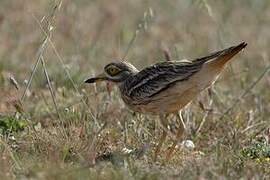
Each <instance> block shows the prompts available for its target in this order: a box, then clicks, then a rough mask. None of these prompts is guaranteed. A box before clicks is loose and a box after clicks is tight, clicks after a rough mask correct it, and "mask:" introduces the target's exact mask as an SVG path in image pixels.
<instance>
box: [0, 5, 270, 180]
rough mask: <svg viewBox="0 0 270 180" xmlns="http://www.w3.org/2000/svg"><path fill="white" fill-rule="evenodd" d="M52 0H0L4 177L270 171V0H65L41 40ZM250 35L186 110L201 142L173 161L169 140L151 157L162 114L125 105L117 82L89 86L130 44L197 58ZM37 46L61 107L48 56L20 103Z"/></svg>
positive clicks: (234, 175) (0, 173)
mask: <svg viewBox="0 0 270 180" xmlns="http://www.w3.org/2000/svg"><path fill="white" fill-rule="evenodd" d="M54 4H55V3H54V2H53V1H48V0H38V1H37V0H27V1H23V0H16V1H15V0H1V1H0V96H1V98H0V134H1V138H0V158H1V160H0V177H1V178H5V179H17V178H18V179H30V178H32V179H163V178H166V179H239V178H243V179H268V178H270V177H269V176H270V175H269V174H270V146H269V143H270V142H269V139H270V130H269V124H270V118H269V116H270V103H269V102H270V91H269V88H270V76H269V73H267V72H266V68H267V67H268V66H269V65H270V60H269V53H270V1H269V0H256V1H254V0H238V1H216V0H190V1H189V0H177V1H162V0H148V1H143V0H136V1H134V0H114V1H110V0H101V1H97V0H77V1H72V0H63V1H62V5H61V8H60V9H57V10H56V13H55V15H54V18H53V19H52V20H50V21H49V22H50V23H51V25H52V26H53V30H52V31H51V32H52V33H51V38H50V41H47V43H46V42H45V43H44V41H43V40H44V38H45V37H46V36H45V34H44V32H43V31H42V28H41V27H40V25H41V26H42V27H43V28H46V27H48V26H47V25H48V20H49V19H50V18H43V17H44V16H46V17H48V16H49V14H50V13H51V12H52V9H53V6H54ZM56 4H57V3H56ZM42 19H43V20H42ZM39 22H40V24H39ZM45 30H46V29H45ZM135 32H137V34H136V36H134V33H135ZM133 38H134V41H132V39H133ZM241 41H246V42H248V47H247V48H246V49H245V51H244V52H242V53H240V55H238V56H237V57H236V58H234V61H232V63H231V64H230V65H229V66H228V67H227V68H226V70H225V71H224V72H223V74H222V76H221V77H220V78H219V80H218V82H217V83H216V84H215V86H214V87H213V88H212V89H211V91H209V92H210V93H207V92H204V93H203V94H202V95H201V96H200V97H198V99H196V100H194V101H193V103H191V104H190V105H189V106H188V107H186V108H185V109H184V110H183V114H184V118H185V121H186V123H187V127H188V132H187V134H186V136H185V139H190V140H192V141H193V142H194V143H195V149H193V150H187V149H184V148H181V146H180V145H179V146H178V148H177V151H176V152H175V154H174V156H173V158H172V160H171V161H169V162H164V155H163V154H164V153H165V152H166V150H167V149H168V147H169V146H170V144H171V140H168V141H166V143H165V146H164V148H163V151H162V154H161V156H160V157H159V159H158V161H157V162H153V160H152V155H153V152H152V151H153V146H154V145H155V144H156V143H157V142H158V140H159V136H160V133H161V129H160V128H159V126H158V123H157V122H158V121H157V117H153V116H145V115H141V114H135V113H133V112H131V111H130V110H128V109H127V108H126V107H125V106H124V104H123V102H122V101H121V100H120V99H119V93H118V91H117V89H116V87H113V86H109V85H106V84H105V83H104V84H99V85H97V86H86V85H84V84H83V80H84V79H85V78H87V77H89V76H90V75H92V74H95V73H97V72H99V71H101V69H102V67H103V66H104V65H105V64H106V63H108V62H110V61H111V60H112V59H121V58H123V57H125V56H126V55H125V54H126V53H127V52H128V53H127V56H126V60H128V61H130V62H132V63H133V64H134V65H135V66H136V67H138V68H143V67H145V66H147V65H150V64H152V63H155V62H158V61H164V59H165V58H164V54H163V51H164V49H166V51H168V52H170V54H171V58H172V59H184V58H187V59H190V58H196V57H199V56H203V55H206V54H207V53H209V52H211V51H214V50H218V49H222V48H225V47H228V46H231V45H234V44H237V43H239V42H241ZM42 44H43V45H45V46H46V47H47V48H46V49H43V50H42V48H40V47H41V46H42ZM129 47H130V48H129ZM40 52H41V53H42V54H43V58H44V61H45V62H46V70H47V72H48V74H49V77H50V79H51V82H52V89H53V91H54V95H55V96H54V97H55V100H56V106H57V111H56V108H55V106H54V103H53V100H52V96H51V94H50V90H49V84H48V82H47V81H46V78H45V75H44V72H43V69H42V65H41V64H39V66H38V68H37V71H36V73H35V75H34V77H33V81H32V83H31V87H30V90H29V91H27V92H26V96H25V98H24V99H23V101H20V98H21V97H22V95H23V92H24V89H25V88H26V84H27V82H29V77H30V73H31V71H32V70H33V68H34V64H35V63H36V61H37V59H38V58H37V56H39V55H40ZM264 72H266V73H264ZM11 76H12V77H14V78H15V79H16V80H17V82H18V89H16V87H15V85H14V81H12V80H10V77H11ZM12 82H13V83H12ZM235 102H236V103H235ZM228 110H229V111H228ZM171 129H172V133H173V132H174V129H175V119H174V117H171ZM125 149H126V151H125V152H124V150H125ZM129 150H130V151H131V152H130V153H127V151H129Z"/></svg>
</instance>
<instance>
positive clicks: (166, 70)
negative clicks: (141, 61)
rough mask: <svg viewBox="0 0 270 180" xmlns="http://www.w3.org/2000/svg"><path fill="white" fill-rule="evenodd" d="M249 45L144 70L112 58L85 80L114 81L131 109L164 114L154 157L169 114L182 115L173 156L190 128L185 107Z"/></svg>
mask: <svg viewBox="0 0 270 180" xmlns="http://www.w3.org/2000/svg"><path fill="white" fill-rule="evenodd" d="M246 46H247V43H246V42H242V43H240V44H238V45H235V46H231V47H229V48H226V49H223V50H220V51H216V52H213V53H211V54H209V55H207V56H204V57H200V58H196V59H192V60H176V61H163V62H158V63H155V64H153V65H150V66H148V67H145V68H144V69H142V70H138V69H137V68H136V67H135V66H133V65H132V64H131V63H129V62H127V61H121V60H118V61H112V62H111V63H109V64H107V65H106V66H105V67H104V70H103V72H102V73H101V74H99V75H97V76H95V77H91V78H89V79H87V80H85V83H96V82H100V81H110V82H114V83H115V84H116V85H117V86H118V89H119V90H120V94H121V98H122V100H123V101H124V103H125V104H126V105H127V106H128V107H129V108H130V109H131V110H133V111H135V112H139V113H142V114H153V115H159V116H160V122H161V125H162V126H161V127H162V130H163V132H162V135H161V138H160V141H159V143H158V145H157V147H156V150H155V154H154V160H156V158H157V156H158V154H159V153H160V150H161V147H162V144H163V142H164V141H165V139H166V137H167V135H168V130H167V127H168V120H167V117H168V115H169V114H175V115H176V116H177V117H178V119H179V121H178V122H179V128H178V131H177V133H176V138H175V140H174V142H173V144H172V146H171V147H170V149H169V151H168V153H167V155H166V160H169V159H170V157H171V155H172V153H173V151H174V149H175V146H176V145H177V140H178V139H179V138H181V137H182V135H183V134H184V132H185V131H186V126H185V123H184V120H183V118H182V115H181V109H183V108H184V107H185V106H186V105H187V104H189V103H190V102H192V100H193V99H194V98H195V97H197V96H198V95H199V94H200V93H201V92H202V91H204V90H205V89H207V88H209V87H210V86H211V85H212V84H213V83H214V82H215V81H216V80H217V78H218V77H219V75H220V73H221V72H222V70H223V69H224V68H225V66H226V64H227V63H228V62H229V61H230V60H231V59H232V58H233V57H234V56H235V55H236V54H238V53H239V52H240V51H241V50H242V49H244V48H245V47H246Z"/></svg>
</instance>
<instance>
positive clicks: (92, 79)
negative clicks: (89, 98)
mask: <svg viewBox="0 0 270 180" xmlns="http://www.w3.org/2000/svg"><path fill="white" fill-rule="evenodd" d="M95 81H96V79H95V78H90V79H87V80H85V81H84V83H94V82H95Z"/></svg>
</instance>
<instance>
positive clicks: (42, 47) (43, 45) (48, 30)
mask: <svg viewBox="0 0 270 180" xmlns="http://www.w3.org/2000/svg"><path fill="white" fill-rule="evenodd" d="M60 5H61V2H60V3H59V4H57V5H56V6H54V8H53V10H52V11H51V13H50V14H49V15H48V16H47V17H43V19H46V18H47V24H46V34H48V36H46V37H45V38H44V40H43V41H42V43H41V45H40V47H39V49H38V52H37V60H36V63H35V65H34V68H33V70H32V72H31V75H30V77H29V80H28V82H27V85H26V88H25V90H24V92H23V95H22V97H21V101H22V102H23V100H24V98H25V95H26V93H27V91H28V89H29V88H30V85H31V83H32V80H33V77H34V75H35V73H36V70H37V67H38V65H39V63H40V61H41V56H42V54H43V52H44V51H45V49H46V47H47V42H48V39H49V38H50V35H51V31H52V26H51V21H52V20H53V18H54V16H55V13H56V10H57V9H58V7H59V6H60ZM39 23H40V22H39Z"/></svg>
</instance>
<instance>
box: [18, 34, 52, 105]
mask: <svg viewBox="0 0 270 180" xmlns="http://www.w3.org/2000/svg"><path fill="white" fill-rule="evenodd" d="M48 37H49V36H48ZM48 37H46V38H44V40H43V42H42V43H41V46H40V48H39V50H38V53H37V54H38V55H37V60H36V63H35V65H34V68H33V70H32V72H31V75H30V78H29V80H28V82H27V85H26V88H25V90H24V92H23V95H22V97H21V101H22V102H23V100H24V98H25V95H26V93H27V91H28V89H29V87H30V85H31V82H32V80H33V77H34V75H35V73H36V70H37V67H38V65H39V63H40V60H41V56H42V54H43V52H44V50H45V49H46V45H47V42H48Z"/></svg>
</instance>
